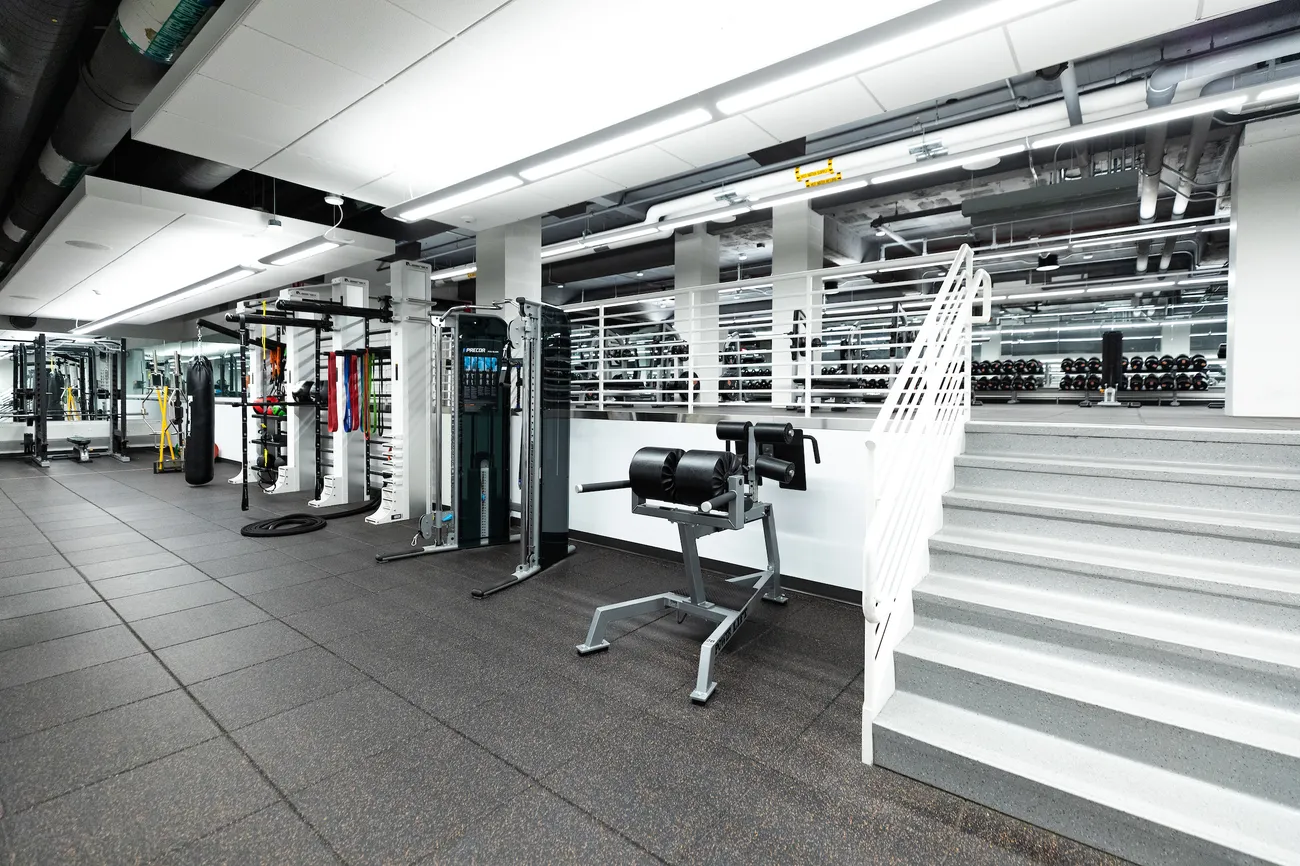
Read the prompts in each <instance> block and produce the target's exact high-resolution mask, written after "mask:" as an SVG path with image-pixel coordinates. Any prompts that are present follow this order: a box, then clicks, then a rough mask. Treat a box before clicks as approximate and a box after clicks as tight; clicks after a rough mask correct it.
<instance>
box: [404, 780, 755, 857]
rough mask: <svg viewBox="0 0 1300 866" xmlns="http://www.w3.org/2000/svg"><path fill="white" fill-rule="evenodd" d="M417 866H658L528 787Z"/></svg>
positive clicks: (570, 808) (627, 843) (591, 821)
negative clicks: (610, 865) (466, 865)
mask: <svg viewBox="0 0 1300 866" xmlns="http://www.w3.org/2000/svg"><path fill="white" fill-rule="evenodd" d="M420 862H421V863H422V864H435V863H448V864H459V863H512V864H529V866H533V864H536V866H541V864H551V863H619V864H635V866H651V864H656V863H662V862H663V861H662V860H659V859H658V858H656V857H654V856H652V855H650V854H649V853H648V852H647V851H645V850H644V849H642V848H640V847H638V846H636V845H634V844H633V843H632V842H630V841H628V840H627V839H625V838H624V837H622V836H620V835H619V834H618V833H616V832H614V831H613V830H611V829H609V828H608V827H606V826H604V825H603V824H601V823H600V822H599V821H596V820H595V819H593V818H592V817H591V816H589V815H586V814H584V813H583V812H581V811H580V810H578V809H575V808H574V807H573V806H571V805H569V804H568V803H566V802H565V801H564V800H562V799H560V798H559V797H557V796H555V795H554V794H552V793H551V792H550V791H547V790H545V789H544V788H541V787H539V786H537V785H530V786H529V787H528V788H527V789H525V790H524V791H522V792H521V793H519V794H517V795H515V796H514V797H512V798H511V799H510V800H509V801H507V802H506V803H505V804H503V805H502V806H500V807H499V808H498V809H497V810H496V811H495V812H493V813H492V816H491V819H490V820H486V821H475V822H473V823H472V824H470V825H469V826H468V827H467V828H466V830H465V832H464V834H463V835H461V836H460V837H459V838H458V839H456V841H455V842H454V843H450V844H447V845H446V846H445V847H443V848H441V849H439V850H438V851H435V852H434V853H432V854H430V855H429V856H428V857H427V858H426V859H424V860H421V861H420ZM715 862H716V861H715ZM752 862H759V861H757V860H756V861H752Z"/></svg>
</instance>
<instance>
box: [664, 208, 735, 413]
mask: <svg viewBox="0 0 1300 866" xmlns="http://www.w3.org/2000/svg"><path fill="white" fill-rule="evenodd" d="M719 250H720V247H719V245H718V239H717V237H716V236H714V235H711V234H709V233H708V232H707V231H705V229H704V226H695V227H694V229H693V230H692V231H689V232H686V233H685V234H679V235H677V237H676V241H675V246H674V254H673V275H674V276H673V285H674V288H676V289H678V290H679V291H678V292H677V296H676V298H675V300H674V312H673V327H674V328H676V329H677V333H678V335H679V336H680V337H681V338H682V339H683V340H685V341H686V344H687V346H688V347H689V348H690V363H689V365H688V371H689V373H690V376H691V378H692V379H693V377H694V376H699V378H700V390H699V393H697V394H696V395H695V397H694V398H693V400H694V402H696V403H700V404H703V405H705V406H713V405H716V404H717V403H718V374H719V372H720V371H719V367H718V355H719V353H720V352H721V342H722V340H723V339H724V336H725V335H724V334H723V332H722V330H721V329H720V328H719V326H718V315H719V305H718V290H717V289H709V290H706V291H703V292H684V291H681V290H682V289H689V288H691V287H693V286H711V285H715V284H716V283H717V282H718V258H719ZM692 386H693V382H692Z"/></svg>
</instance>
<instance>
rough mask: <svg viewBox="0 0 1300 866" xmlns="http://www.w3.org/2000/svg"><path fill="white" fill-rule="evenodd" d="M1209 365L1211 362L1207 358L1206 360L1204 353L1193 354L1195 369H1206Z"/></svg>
mask: <svg viewBox="0 0 1300 866" xmlns="http://www.w3.org/2000/svg"><path fill="white" fill-rule="evenodd" d="M1209 366H1210V362H1209V361H1207V360H1205V356H1204V355H1193V356H1192V369H1193V370H1204V369H1206V368H1207V367H1209Z"/></svg>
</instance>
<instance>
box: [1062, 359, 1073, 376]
mask: <svg viewBox="0 0 1300 866" xmlns="http://www.w3.org/2000/svg"><path fill="white" fill-rule="evenodd" d="M1061 372H1062V373H1073V372H1074V359H1073V358H1062V359H1061Z"/></svg>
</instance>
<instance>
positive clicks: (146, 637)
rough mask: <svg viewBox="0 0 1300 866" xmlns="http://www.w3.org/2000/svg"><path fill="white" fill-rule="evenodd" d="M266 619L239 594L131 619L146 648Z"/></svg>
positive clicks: (196, 638) (228, 629)
mask: <svg viewBox="0 0 1300 866" xmlns="http://www.w3.org/2000/svg"><path fill="white" fill-rule="evenodd" d="M267 619H270V615H269V614H267V613H265V612H264V611H262V609H261V608H259V607H257V606H256V605H252V604H249V603H248V602H247V601H245V600H244V599H242V598H232V599H230V600H229V601H219V602H217V603H216V604H208V605H204V606H203V607H193V608H190V609H188V610H181V611H177V612H175V613H168V614H163V615H162V616H156V617H152V618H150V619H142V620H140V621H138V622H136V623H135V625H134V628H135V632H136V634H138V635H139V636H140V639H141V640H143V641H144V642H145V643H146V644H147V645H148V646H149V648H150V649H155V650H157V649H162V648H163V647H169V646H172V645H174V644H179V643H185V642H186V641H192V640H198V639H199V638H204V637H209V636H210V635H214V634H220V633H221V632H225V631H230V630H232V629H236V628H243V627H244V626H246V625H252V624H253V623H257V622H263V621H264V620H267Z"/></svg>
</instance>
